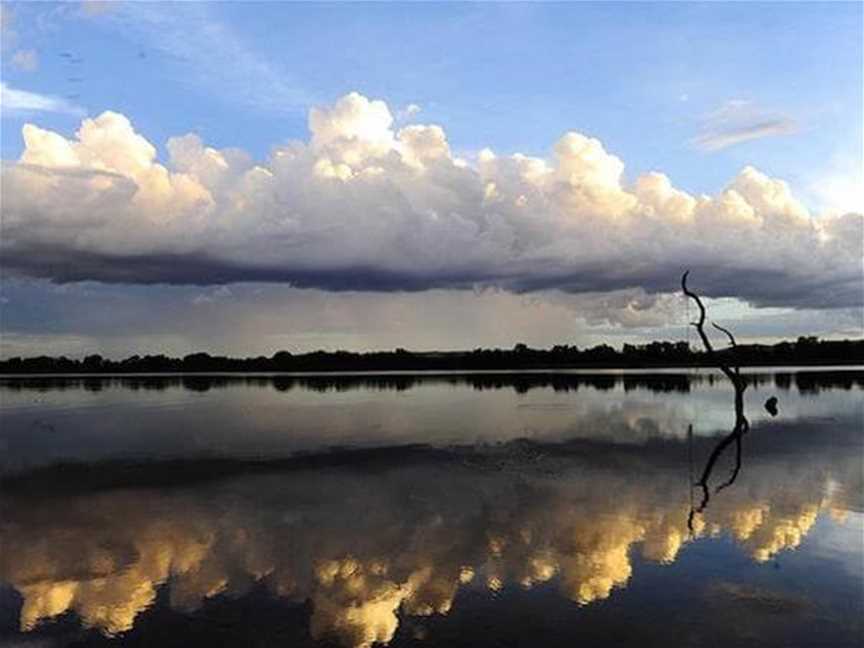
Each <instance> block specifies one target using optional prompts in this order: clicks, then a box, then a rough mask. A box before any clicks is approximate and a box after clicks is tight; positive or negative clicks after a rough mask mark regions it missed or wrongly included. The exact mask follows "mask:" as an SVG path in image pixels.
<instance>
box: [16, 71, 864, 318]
mask: <svg viewBox="0 0 864 648" xmlns="http://www.w3.org/2000/svg"><path fill="white" fill-rule="evenodd" d="M5 92H6V89H5V87H4V93H5ZM4 96H5V94H4ZM309 130H310V133H311V137H310V139H309V141H307V142H294V143H291V144H288V145H284V146H280V147H276V148H275V149H273V152H272V154H271V156H270V157H269V158H268V159H267V160H264V161H255V160H253V159H252V158H251V157H250V156H249V155H248V154H246V153H245V152H243V151H241V150H238V149H221V150H220V149H215V148H212V147H209V146H207V145H206V143H204V142H203V141H202V140H201V139H200V138H199V137H198V136H195V135H184V136H180V137H175V138H171V139H170V140H169V141H168V143H167V149H168V151H169V158H168V159H167V160H164V161H160V160H159V159H158V158H157V153H156V148H155V147H154V146H153V144H152V143H151V142H149V141H148V140H147V139H146V138H145V137H143V136H142V135H141V134H140V133H138V132H136V131H135V129H134V127H133V125H132V123H131V122H130V120H129V119H128V118H127V117H125V116H124V115H121V114H118V113H114V112H105V113H103V114H102V115H100V116H98V117H96V118H89V119H85V120H84V121H83V122H82V124H81V127H80V129H79V130H78V131H77V133H76V134H75V136H74V137H71V138H70V137H64V136H62V135H60V134H58V133H55V132H51V131H49V130H46V129H43V128H40V127H39V126H37V125H35V124H27V125H26V126H24V128H23V137H24V142H25V148H24V152H23V154H22V155H21V157H20V159H19V160H18V161H17V162H14V163H9V164H6V165H4V168H3V175H2V184H3V194H4V201H3V219H2V243H0V245H2V247H0V250H2V253H3V264H4V265H5V266H6V267H7V268H8V269H10V270H12V271H14V272H17V273H21V274H26V275H31V276H37V277H47V278H50V279H53V280H56V281H61V282H63V281H78V280H86V279H91V280H99V281H105V282H121V283H172V284H200V285H208V284H210V285H215V284H225V283H232V282H242V281H271V282H283V283H290V284H292V285H294V286H299V287H314V288H320V289H324V290H365V291H394V290H408V291H412V290H426V289H431V288H444V289H463V288H465V289H467V288H473V287H476V286H497V287H500V288H503V289H505V290H509V291H513V292H529V291H534V290H544V289H559V290H562V291H565V292H570V293H596V292H603V291H610V290H623V289H640V290H643V291H645V292H646V293H647V294H654V293H658V292H669V291H672V290H675V288H676V282H677V278H678V277H679V276H680V273H681V271H682V270H683V269H684V268H690V269H692V270H693V275H694V282H695V283H694V285H695V284H696V283H698V288H699V289H700V290H702V291H703V292H705V293H706V294H707V295H711V296H718V297H719V296H736V297H739V298H741V299H745V300H748V301H750V302H751V303H754V304H757V305H773V306H791V307H834V306H847V307H848V306H857V305H860V304H861V301H862V294H861V289H860V287H861V258H862V223H864V216H862V215H861V214H860V213H844V214H826V215H822V216H821V217H814V215H812V214H811V213H809V212H808V210H807V209H806V208H805V207H804V205H803V204H802V203H801V202H799V200H798V199H796V197H795V196H794V195H793V193H792V191H791V189H790V188H789V186H788V185H787V184H786V183H785V182H783V181H782V180H779V179H776V178H772V177H770V176H768V175H766V174H764V173H762V172H760V171H759V170H757V169H755V168H753V167H750V166H748V167H745V168H743V169H742V170H741V171H740V172H739V173H738V174H737V175H736V176H735V177H734V178H732V179H731V180H730V181H729V183H728V185H727V186H726V188H725V189H723V190H722V191H721V192H719V193H718V194H717V195H714V196H707V195H691V194H689V193H688V192H686V191H684V190H682V189H680V188H676V187H675V186H674V185H673V184H672V181H671V180H670V179H669V178H668V177H667V176H666V175H664V174H663V173H660V172H654V173H649V174H645V175H643V176H640V177H638V178H636V179H635V180H634V181H633V182H627V181H626V180H625V177H624V162H623V161H622V160H621V159H619V158H618V157H617V156H616V155H614V154H613V153H611V152H609V151H607V150H606V148H605V146H604V145H603V143H602V142H600V141H599V140H597V139H595V138H592V137H590V136H588V135H585V134H582V133H578V132H568V133H565V134H563V135H562V136H561V137H560V138H559V139H558V140H557V141H555V142H553V143H552V144H551V146H550V153H549V155H548V156H545V157H532V156H527V155H521V154H514V155H506V156H501V155H496V154H495V153H494V152H493V151H491V150H489V149H486V150H484V151H482V152H481V153H480V155H479V156H478V157H477V160H476V163H474V164H467V163H466V162H465V161H463V160H460V159H459V158H456V157H454V155H453V154H452V153H451V149H450V144H449V142H448V139H447V134H446V133H445V131H444V129H443V128H441V127H440V126H437V125H433V124H414V125H410V126H406V127H404V128H401V129H396V128H394V118H393V115H392V113H391V111H390V109H389V107H388V106H387V104H386V103H384V102H383V101H380V100H370V99H369V98H367V97H364V96H362V95H361V94H359V93H351V94H348V95H346V96H344V97H342V98H341V99H339V100H338V101H337V102H335V103H334V104H333V105H332V106H323V107H319V108H315V109H313V110H312V111H311V113H310V117H309Z"/></svg>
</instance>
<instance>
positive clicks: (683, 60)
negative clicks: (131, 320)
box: [2, 2, 862, 344]
mask: <svg viewBox="0 0 864 648" xmlns="http://www.w3.org/2000/svg"><path fill="white" fill-rule="evenodd" d="M3 9H4V25H3V49H2V56H3V61H2V80H3V84H4V101H3V111H2V156H3V159H4V160H7V161H11V160H15V159H17V158H18V157H19V156H20V155H21V153H22V151H23V149H24V145H23V141H22V137H21V129H22V127H23V125H24V124H25V123H32V124H35V125H38V126H39V127H40V128H42V129H48V130H54V131H57V132H58V133H60V134H62V135H63V136H64V137H66V138H70V139H72V138H74V133H75V131H76V130H77V128H78V127H79V125H80V123H81V121H82V119H83V118H85V117H91V118H92V117H96V116H98V115H100V114H101V113H103V111H106V110H110V111H114V112H116V113H120V114H122V115H124V116H125V117H126V118H128V120H129V121H130V122H131V123H132V125H133V126H134V129H135V131H136V132H137V133H139V134H140V135H142V136H143V137H144V138H146V139H147V140H149V142H151V143H152V144H153V145H154V146H156V148H157V150H158V152H159V153H158V157H159V161H160V162H162V163H163V164H167V160H168V158H169V153H168V151H167V149H166V142H167V141H168V139H169V138H170V137H174V136H179V135H183V134H186V133H196V134H197V135H199V136H200V138H201V139H202V140H203V142H204V144H206V145H207V146H210V147H213V148H215V149H223V148H235V147H236V148H240V149H243V150H244V151H246V152H248V153H249V154H250V155H251V156H252V158H253V159H254V160H256V161H260V162H261V163H262V164H264V165H265V166H266V164H267V162H266V161H267V160H268V158H269V156H270V154H271V151H272V150H273V147H278V146H284V145H285V144H286V143H288V142H290V141H292V140H300V141H303V142H307V141H309V140H310V133H309V128H308V125H307V124H308V115H309V111H310V109H311V108H313V107H315V106H318V107H322V106H324V107H327V106H334V105H336V103H337V102H338V101H339V99H340V97H343V96H345V95H347V94H348V93H350V92H358V93H360V94H362V95H363V96H365V97H368V98H369V99H380V100H382V101H384V102H386V104H387V106H388V108H389V111H390V113H391V114H392V116H393V117H394V125H393V129H394V131H395V130H398V129H399V128H400V127H402V126H404V125H408V124H410V123H420V124H437V125H440V126H441V127H442V128H443V130H444V131H445V132H446V138H447V142H448V143H449V147H450V149H451V150H452V154H453V156H454V158H455V157H460V158H464V159H465V160H467V161H468V163H469V165H473V164H475V163H476V162H475V161H476V160H477V156H478V153H479V152H480V151H481V150H482V149H484V148H486V147H489V148H491V149H492V150H494V151H495V153H496V154H497V155H499V156H506V155H509V154H512V153H517V152H518V153H522V154H525V155H529V156H536V157H538V158H544V159H548V158H550V156H551V155H552V151H553V148H554V146H555V143H556V141H557V140H558V138H560V137H561V136H562V135H563V134H564V133H565V132H567V131H569V130H574V131H578V132H579V133H582V134H584V135H586V136H590V137H593V138H596V139H597V140H599V141H600V142H602V145H603V147H605V152H608V153H609V154H612V155H614V156H617V157H618V158H620V159H621V160H623V162H624V164H625V167H624V174H623V178H622V182H623V183H624V185H626V186H629V185H632V184H633V183H635V182H636V180H637V178H639V176H641V175H643V174H645V173H647V172H650V171H659V172H662V173H663V174H665V175H666V176H668V177H669V178H670V179H671V182H672V184H673V185H674V187H676V188H678V189H680V190H682V191H684V192H687V193H688V194H690V195H692V196H699V195H701V194H709V195H717V194H718V193H719V192H722V191H723V190H724V189H725V188H727V187H728V186H730V181H731V179H733V178H735V177H736V174H739V173H740V172H741V170H742V168H744V167H747V166H748V165H749V166H753V167H755V168H756V169H758V170H759V172H761V173H764V174H765V175H766V176H768V177H770V178H778V179H782V180H784V181H785V182H787V183H788V185H789V187H791V190H792V191H793V192H794V195H795V198H796V199H797V200H799V201H800V202H801V203H802V204H803V205H804V206H806V208H807V209H809V211H810V212H811V214H810V217H812V218H820V217H821V214H822V212H824V211H826V210H832V209H833V210H841V211H848V210H853V211H854V210H860V209H861V196H860V186H861V168H862V145H861V142H862V91H861V88H862V4H860V3H693V4H691V3H641V4H639V3H632V4H631V3H627V4H624V3H567V4H540V3H525V4H523V3H518V4H516V3H513V4H491V3H489V4H487V3H483V4H437V3H411V4H395V3H380V4H378V3H376V4H365V3H364V4H360V3H346V4H341V3H340V4H336V3H332V4H324V3H298V4H285V3H276V2H271V3H183V4H171V3H151V4H147V3H117V4H99V3H84V4H77V3H64V4H50V3H3ZM13 92H15V93H18V94H16V95H14V96H13V94H11V93H13ZM22 92H24V93H32V94H30V95H26V96H24V98H23V99H22V96H23V95H21V94H20V93H22ZM34 97H36V98H41V99H43V100H44V101H43V102H42V103H41V104H38V102H37V104H34V101H35V99H34ZM46 101H47V104H46V103H45V102H46ZM52 102H53V103H52ZM46 105H47V106H48V108H45V106H46ZM409 106H415V107H417V108H419V110H413V109H409ZM169 166H170V164H169ZM646 236H647V235H646ZM202 272H203V270H202ZM24 274H25V275H26V274H27V272H25V273H24ZM36 274H39V273H36ZM39 276H42V277H45V274H44V273H41V274H39ZM48 278H50V277H48ZM17 280H18V279H17V278H16V281H17ZM98 280H99V279H98V278H97V281H98ZM112 282H113V283H114V284H115V285H113V286H109V287H104V286H102V287H99V288H97V289H96V290H103V289H104V290H110V291H112V294H113V293H115V292H116V290H117V286H116V282H114V280H111V281H108V282H107V283H112ZM133 283H135V282H133ZM168 283H172V282H170V281H169V282H168ZM203 283H204V284H208V283H211V282H209V281H207V280H204V281H203ZM637 283H638V282H637ZM28 285H29V284H28ZM431 287H433V288H435V287H438V288H440V287H442V286H440V285H437V284H435V285H432V286H431ZM450 287H452V286H450ZM643 287H645V288H646V289H648V290H652V289H653V288H650V287H648V285H647V283H646V284H645V285H644V286H643ZM312 288H321V286H312ZM444 288H448V286H444ZM70 289H71V288H70ZM324 289H325V290H326V289H327V288H326V287H324ZM21 290H22V289H21V288H20V286H17V285H16V288H15V291H16V294H18V293H20V292H21ZM28 290H30V289H29V288H28ZM32 290H35V291H36V292H34V293H32V294H33V295H34V297H33V299H34V300H45V299H50V298H49V297H46V293H45V290H46V289H45V287H44V286H41V287H39V288H38V289H36V288H33V289H32ZM171 290H175V288H167V287H166V288H160V287H158V286H157V287H154V288H152V290H151V292H150V295H151V297H154V298H155V297H157V296H164V295H165V294H167V292H170V291H171ZM184 290H185V289H184ZM566 290H569V288H568V289H565V291H566ZM9 291H10V290H9V289H7V293H8V292H9ZM160 291H162V292H160ZM24 292H27V291H26V290H25V291H24ZM49 292H50V291H49ZM516 292H521V289H520V290H516ZM577 292H578V291H577ZM37 294H38V296H35V295H37ZM725 294H728V291H726V292H725V293H724V292H723V291H719V292H718V294H717V296H718V297H722V296H724V295H725ZM394 298H395V297H394ZM760 298H761V297H760ZM769 301H770V300H769ZM764 305H769V306H772V307H773V306H776V304H774V303H773V302H772V303H770V304H763V306H764ZM780 305H781V306H782V304H780ZM789 306H790V307H793V308H798V305H796V304H792V303H790V304H789ZM16 326H19V327H25V328H26V325H25V324H24V323H21V324H20V325H19V324H16ZM80 333H81V334H82V335H85V337H86V335H87V334H86V332H80ZM361 344H362V342H361Z"/></svg>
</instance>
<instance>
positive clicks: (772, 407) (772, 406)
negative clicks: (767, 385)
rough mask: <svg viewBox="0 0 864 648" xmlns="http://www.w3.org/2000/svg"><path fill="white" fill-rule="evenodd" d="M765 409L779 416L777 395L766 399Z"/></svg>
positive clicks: (772, 414)
mask: <svg viewBox="0 0 864 648" xmlns="http://www.w3.org/2000/svg"><path fill="white" fill-rule="evenodd" d="M765 409H766V410H768V413H769V414H770V415H771V416H777V397H776V396H772V397H771V398H769V399H768V400H766V401H765Z"/></svg>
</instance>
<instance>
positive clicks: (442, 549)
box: [0, 430, 860, 647]
mask: <svg viewBox="0 0 864 648" xmlns="http://www.w3.org/2000/svg"><path fill="white" fill-rule="evenodd" d="M786 432H787V434H788V436H789V437H790V438H791V437H794V436H795V434H796V432H795V431H794V430H791V431H790V430H787V431H786ZM681 451H682V446H681V444H674V443H670V444H666V445H664V446H663V447H660V448H657V449H656V454H652V453H651V452H648V451H645V452H643V453H632V452H624V451H622V450H621V448H620V447H619V448H617V449H615V448H613V449H611V450H608V451H607V452H605V454H604V452H603V451H602V448H595V449H594V452H593V453H592V454H591V455H590V457H589V456H586V455H584V454H580V453H578V452H577V453H574V454H570V455H561V456H559V455H556V454H555V453H554V452H552V451H551V450H549V449H547V452H546V454H543V455H540V456H539V458H538V456H537V455H534V456H532V457H531V458H530V459H526V458H525V455H524V454H519V453H517V454H516V455H515V456H514V457H513V458H512V461H511V463H510V464H509V466H510V469H506V470H501V469H500V465H501V464H500V462H498V461H497V460H496V461H490V462H486V463H484V462H483V461H482V457H480V458H478V460H477V461H475V462H474V463H472V464H471V465H470V466H468V465H465V464H464V462H462V461H461V460H454V461H445V462H430V463H428V464H422V463H421V464H418V465H412V466H399V465H390V466H389V467H383V468H382V467H379V468H378V469H376V470H374V471H371V470H356V469H351V468H347V469H346V468H343V469H325V470H315V471H311V470H310V471H295V472H288V473H283V474H278V475H262V476H254V477H252V476H247V477H238V478H236V479H234V480H229V481H223V482H215V483H211V484H209V485H204V486H200V487H198V488H197V489H195V490H187V489H176V490H150V491H135V490H127V491H111V492H93V493H89V494H78V495H76V496H74V497H65V498H64V497H59V496H51V497H39V496H36V495H15V496H14V497H9V498H7V501H6V502H5V504H4V507H5V510H4V521H3V524H2V527H0V545H2V547H3V551H2V553H0V581H3V582H6V583H9V584H11V585H12V586H13V587H14V588H15V589H16V590H17V591H18V592H19V593H20V594H21V596H22V597H23V599H24V602H23V606H22V609H21V613H20V623H21V628H22V629H24V630H29V629H33V628H35V627H37V626H38V624H39V623H40V622H42V621H45V620H47V619H51V618H54V617H57V616H58V615H60V614H63V613H64V612H66V611H73V612H74V613H75V614H77V615H78V616H79V617H80V618H81V620H82V623H83V624H84V625H85V626H88V627H91V628H96V629H98V630H101V631H102V632H104V633H106V634H116V633H122V632H124V631H127V630H129V629H130V628H131V627H132V626H133V625H134V623H135V620H136V618H137V617H138V616H139V615H140V614H141V612H142V611H143V610H145V609H147V608H148V607H150V606H151V605H153V604H154V600H155V599H156V596H157V592H158V590H159V588H160V587H162V586H163V585H165V584H167V587H168V588H169V599H170V605H171V606H172V607H173V608H175V609H177V610H180V611H194V610H196V609H197V608H198V607H200V606H201V605H202V603H203V602H204V601H205V600H207V599H209V598H211V597H214V596H216V595H225V596H229V597H233V596H240V595H242V594H243V593H245V592H248V591H249V590H250V589H251V588H252V587H253V586H255V585H256V584H262V585H264V586H266V587H267V588H269V590H270V591H272V592H273V593H274V594H276V595H278V596H283V597H286V598H288V599H290V600H294V601H297V602H303V601H306V600H310V601H311V606H312V610H313V612H312V617H311V621H310V633H311V635H312V636H313V637H316V638H325V637H332V638H336V639H338V640H339V641H340V642H341V643H343V644H344V645H347V646H357V647H359V646H370V645H371V644H372V643H374V642H381V643H387V642H388V641H390V640H391V639H392V637H393V636H394V633H395V632H396V629H397V626H398V624H399V619H400V616H424V615H434V614H446V613H448V612H449V611H450V609H451V607H452V606H453V604H454V598H455V597H456V594H457V592H458V590H459V588H460V587H472V588H478V587H486V588H489V589H490V590H497V589H501V588H502V587H514V586H515V587H524V588H531V587H535V586H537V585H539V584H542V583H549V584H550V585H552V586H554V587H556V588H558V589H559V591H560V592H561V594H562V595H563V596H566V597H567V598H569V599H570V600H572V601H573V602H574V603H577V604H580V605H588V604H590V603H592V602H594V601H597V600H600V599H604V598H607V597H609V596H613V595H614V592H615V590H616V589H618V588H622V587H625V586H626V585H627V583H628V582H629V580H630V579H631V578H632V577H633V565H632V556H633V552H634V551H638V552H640V554H641V555H642V556H643V558H645V559H646V560H649V561H654V562H658V563H672V562H674V561H675V560H676V558H677V556H678V555H679V553H680V551H681V550H682V548H683V547H684V546H685V545H686V544H687V543H688V542H690V541H692V539H691V538H690V536H689V535H688V529H687V515H688V512H689V499H688V492H687V489H686V488H684V487H682V486H683V485H682V481H681V477H682V475H684V474H686V472H684V469H685V466H683V465H682V464H680V462H679V463H677V464H675V466H674V467H673V468H672V469H669V466H667V465H665V464H664V461H665V460H661V457H665V456H668V455H669V454H676V455H677V456H679V457H682V456H684V453H682V452H681ZM754 455H755V456H753V457H752V460H750V461H748V464H747V466H746V469H745V472H744V473H743V474H742V476H741V478H740V480H739V482H738V483H736V485H735V487H734V488H731V489H728V490H726V491H724V492H723V493H722V495H721V496H718V497H717V498H715V499H714V500H712V504H711V506H710V507H709V508H708V509H707V510H706V511H705V514H704V516H700V517H699V518H698V519H697V525H696V526H695V530H696V534H697V537H708V536H712V535H717V534H728V535H729V536H730V537H732V538H733V539H734V540H735V541H736V542H737V543H738V544H739V546H740V548H741V550H742V551H744V552H746V553H747V554H748V555H749V556H750V557H751V558H752V559H753V560H755V561H765V560H768V559H771V558H772V557H774V556H776V555H777V554H778V553H780V552H782V551H786V550H789V549H794V548H795V547H797V546H799V544H800V543H801V542H802V540H803V538H804V537H806V535H807V534H808V533H809V532H810V531H811V529H812V526H813V524H814V522H815V521H816V520H817V518H818V517H819V516H820V515H821V514H823V513H824V514H826V515H824V516H823V518H826V517H828V516H830V515H836V512H837V511H842V510H846V509H847V508H848V507H849V504H850V501H849V499H848V497H849V495H848V493H849V489H848V486H849V485H850V484H851V485H852V486H854V485H855V483H856V482H855V480H856V479H860V477H856V474H857V473H858V472H860V459H859V455H857V454H850V453H848V452H845V451H843V450H842V446H841V449H840V451H838V452H837V453H836V454H832V451H831V449H830V448H827V449H825V450H824V452H822V453H821V454H820V455H816V456H814V455H811V454H805V455H798V456H796V457H795V458H794V459H790V458H789V456H786V455H783V456H780V457H779V458H772V456H771V455H769V454H762V453H761V452H760V451H759V448H758V447H756V448H755V452H754ZM520 462H522V463H521V464H520ZM793 463H794V467H795V469H794V470H790V465H792V464H793ZM832 524H833V522H832Z"/></svg>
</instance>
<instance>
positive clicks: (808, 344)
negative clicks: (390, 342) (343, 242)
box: [0, 337, 864, 374]
mask: <svg viewBox="0 0 864 648" xmlns="http://www.w3.org/2000/svg"><path fill="white" fill-rule="evenodd" d="M717 353H718V355H719V356H720V357H725V358H728V359H730V360H731V361H732V362H733V363H734V364H738V365H741V366H768V365H778V366H784V365H785V366H788V365H817V364H818V365H834V364H836V365H849V364H856V365H857V364H864V340H819V339H818V338H816V337H799V338H798V340H797V341H795V342H780V343H779V344H774V345H761V344H750V345H739V346H737V347H735V348H727V349H723V350H718V352H717ZM711 365H712V363H711V362H710V361H709V358H708V357H707V356H706V354H705V353H704V352H702V351H699V350H695V349H691V348H690V346H689V345H688V344H687V342H651V343H649V344H644V345H633V344H625V345H624V346H623V347H622V349H621V350H620V351H619V350H616V349H614V348H613V347H611V346H609V345H608V344H601V345H598V346H594V347H591V348H588V349H580V348H578V347H576V346H572V345H556V346H554V347H552V348H551V349H532V348H530V347H528V346H526V345H525V344H517V345H516V346H514V347H513V348H512V349H474V350H473V351H450V352H410V351H406V350H405V349H396V350H395V351H377V352H369V353H353V352H350V351H334V352H329V351H314V352H311V353H299V354H294V353H290V352H288V351H279V352H277V353H274V354H273V355H272V356H270V357H267V356H257V357H254V358H229V357H225V356H213V355H209V354H207V353H193V354H190V355H187V356H184V357H182V358H172V357H169V356H165V355H146V356H139V355H133V356H130V357H128V358H126V359H124V360H111V359H108V358H103V357H102V356H100V355H89V356H86V357H85V358H83V359H74V358H67V357H65V356H60V357H56V358H55V357H49V356H37V357H31V358H19V357H14V358H9V359H7V360H0V373H5V374H9V373H16V374H17V373H23V374H34V373H111V374H113V373H208V372H213V373H223V372H268V373H269V372H299V371H321V372H337V371H339V372H345V371H429V370H431V371H471V370H508V369H582V368H585V369H595V368H642V367H645V368H651V367H700V366H711Z"/></svg>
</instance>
